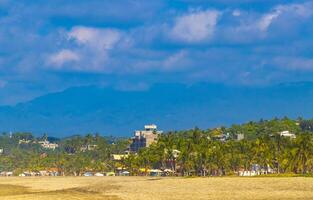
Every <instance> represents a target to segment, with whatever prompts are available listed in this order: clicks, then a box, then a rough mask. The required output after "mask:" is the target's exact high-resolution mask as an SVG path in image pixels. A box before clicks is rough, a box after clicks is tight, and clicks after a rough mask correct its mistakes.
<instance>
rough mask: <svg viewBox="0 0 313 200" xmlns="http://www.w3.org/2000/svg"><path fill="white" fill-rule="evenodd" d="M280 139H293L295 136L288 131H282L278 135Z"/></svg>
mask: <svg viewBox="0 0 313 200" xmlns="http://www.w3.org/2000/svg"><path fill="white" fill-rule="evenodd" d="M279 134H280V136H282V137H289V138H291V139H295V138H296V135H295V134H294V133H290V132H289V131H282V132H280V133H279Z"/></svg>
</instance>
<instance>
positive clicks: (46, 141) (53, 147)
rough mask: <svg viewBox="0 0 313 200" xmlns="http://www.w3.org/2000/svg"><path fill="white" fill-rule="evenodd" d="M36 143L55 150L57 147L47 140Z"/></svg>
mask: <svg viewBox="0 0 313 200" xmlns="http://www.w3.org/2000/svg"><path fill="white" fill-rule="evenodd" d="M38 144H40V145H41V146H42V147H43V148H45V149H52V150H55V149H56V148H58V147H59V145H58V144H56V143H50V142H49V141H48V140H43V141H39V142H38Z"/></svg>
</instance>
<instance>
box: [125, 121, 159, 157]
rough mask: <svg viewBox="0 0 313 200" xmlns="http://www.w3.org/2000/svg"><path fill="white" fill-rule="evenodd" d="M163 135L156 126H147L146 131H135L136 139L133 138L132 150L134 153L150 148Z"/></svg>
mask: <svg viewBox="0 0 313 200" xmlns="http://www.w3.org/2000/svg"><path fill="white" fill-rule="evenodd" d="M162 133H163V132H162V131H158V130H157V126H156V125H155V124H150V125H145V126H144V130H138V131H135V134H134V137H132V143H131V145H130V150H131V151H132V152H138V151H139V149H141V148H144V147H149V146H150V145H151V144H153V143H154V142H156V141H157V139H158V136H159V135H160V134H162Z"/></svg>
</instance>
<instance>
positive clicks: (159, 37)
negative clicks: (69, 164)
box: [0, 0, 313, 105]
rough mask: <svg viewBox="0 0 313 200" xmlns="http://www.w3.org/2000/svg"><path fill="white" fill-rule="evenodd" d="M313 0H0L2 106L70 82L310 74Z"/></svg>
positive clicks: (125, 84) (136, 86)
mask: <svg viewBox="0 0 313 200" xmlns="http://www.w3.org/2000/svg"><path fill="white" fill-rule="evenodd" d="M312 54H313V2H312V1H305V0H303V1H301V0H299V1H295V0H266V1H265V0H153V1H147V0H114V1H111V0H19V1H16V0H15V1H14V0H0V105H6V104H15V103H17V102H22V101H26V100H29V99H32V98H34V97H37V96H39V95H43V94H46V93H49V92H54V91H60V90H64V89H66V88H69V87H73V86H81V85H101V86H109V87H114V88H117V89H121V90H144V89H146V88H149V87H150V86H151V85H153V84H156V83H163V82H173V83H185V84H192V83H197V82H212V83H221V84H230V85H246V86H247V85H248V86H251V87H256V86H260V85H273V84H277V83H282V82H296V81H313V76H312V75H313V55H312Z"/></svg>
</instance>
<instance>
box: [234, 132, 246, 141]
mask: <svg viewBox="0 0 313 200" xmlns="http://www.w3.org/2000/svg"><path fill="white" fill-rule="evenodd" d="M243 139H245V135H244V134H242V133H239V134H237V137H236V140H237V141H240V140H243Z"/></svg>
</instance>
